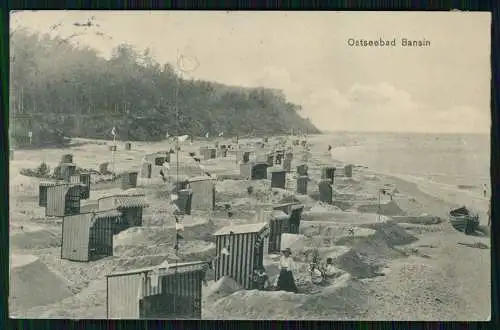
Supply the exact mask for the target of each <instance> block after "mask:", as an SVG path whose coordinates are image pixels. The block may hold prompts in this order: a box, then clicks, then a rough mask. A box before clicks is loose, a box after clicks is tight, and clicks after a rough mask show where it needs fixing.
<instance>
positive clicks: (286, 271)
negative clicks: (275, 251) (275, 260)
mask: <svg viewBox="0 0 500 330" xmlns="http://www.w3.org/2000/svg"><path fill="white" fill-rule="evenodd" d="M281 252H282V253H283V255H282V256H281V258H280V261H279V267H280V275H279V277H278V291H288V292H294V293H297V292H298V289H297V285H296V284H295V280H294V278H293V270H294V269H295V263H294V262H293V259H292V251H291V250H290V248H286V249H285V250H283V251H281Z"/></svg>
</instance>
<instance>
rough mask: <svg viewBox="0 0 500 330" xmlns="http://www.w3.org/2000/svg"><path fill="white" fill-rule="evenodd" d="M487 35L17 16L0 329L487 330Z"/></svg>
mask: <svg viewBox="0 0 500 330" xmlns="http://www.w3.org/2000/svg"><path fill="white" fill-rule="evenodd" d="M490 31H491V14H490V13H486V12H485V13H480V12H457V11H451V12H374V11H372V12H333V11H324V12H320V11H314V12H312V11H311V12H307V11H290V12H286V11H260V12H259V11H64V10H54V11H15V12H11V13H10V84H9V98H10V105H9V107H10V110H9V168H10V169H9V176H10V177H9V209H10V213H9V222H10V233H9V235H10V245H9V249H10V268H9V277H10V285H9V306H8V308H9V316H10V317H11V318H44V319H51V318H53V319H208V320H231V319H232V320H331V321H337V320H370V321H386V320H387V321H488V320H490V318H491V278H490V273H491V258H490V247H491V242H490V227H491V216H490V213H491V185H490V145H491V144H490V130H491V116H490V83H491V82H490V81H491V65H490V50H491V37H490V36H491V32H490Z"/></svg>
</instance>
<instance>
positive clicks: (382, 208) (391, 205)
mask: <svg viewBox="0 0 500 330" xmlns="http://www.w3.org/2000/svg"><path fill="white" fill-rule="evenodd" d="M358 211H359V212H363V213H379V214H382V215H386V216H397V215H399V216H401V215H406V213H405V211H403V210H402V209H401V208H400V207H399V205H398V204H397V203H396V202H395V201H390V202H388V203H383V204H380V205H378V204H368V205H360V206H358Z"/></svg>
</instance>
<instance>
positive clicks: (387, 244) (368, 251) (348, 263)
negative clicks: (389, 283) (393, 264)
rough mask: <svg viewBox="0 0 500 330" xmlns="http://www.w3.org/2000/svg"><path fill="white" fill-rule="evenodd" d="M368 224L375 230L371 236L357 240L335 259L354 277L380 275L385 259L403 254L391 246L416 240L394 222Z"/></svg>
mask: <svg viewBox="0 0 500 330" xmlns="http://www.w3.org/2000/svg"><path fill="white" fill-rule="evenodd" d="M370 226H371V227H372V228H373V229H375V230H376V232H375V234H374V235H373V236H370V237H367V238H361V239H359V240H357V242H355V243H353V244H354V246H353V248H352V249H351V250H350V251H349V252H347V253H345V254H344V255H341V256H340V257H338V258H337V259H336V264H337V265H338V266H339V267H340V268H342V269H344V270H345V271H347V272H349V273H350V274H351V275H352V276H353V277H356V278H367V277H374V276H378V275H380V269H381V268H382V267H384V266H385V265H386V263H387V261H389V260H390V259H393V258H399V257H403V256H405V255H404V253H402V252H400V251H398V250H395V249H393V248H392V246H394V245H403V244H409V243H412V242H414V241H416V240H417V239H416V238H415V237H414V236H412V235H410V234H409V233H407V232H406V231H405V230H404V229H403V228H401V227H399V226H398V225H397V224H395V223H390V222H389V223H380V224H372V225H370Z"/></svg>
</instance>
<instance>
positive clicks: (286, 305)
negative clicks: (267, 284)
mask: <svg viewBox="0 0 500 330" xmlns="http://www.w3.org/2000/svg"><path fill="white" fill-rule="evenodd" d="M305 298H306V296H305V295H302V294H294V293H289V292H283V291H276V292H267V291H259V290H250V291H246V290H244V291H238V292H236V293H234V294H232V295H230V296H228V297H225V298H222V299H221V300H219V301H217V302H216V303H215V304H213V305H212V306H211V307H210V308H209V311H207V313H206V317H207V318H214V319H215V318H216V319H289V318H294V317H293V315H294V313H295V312H297V311H296V308H297V307H299V306H301V305H302V303H303V302H304V301H305Z"/></svg>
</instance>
